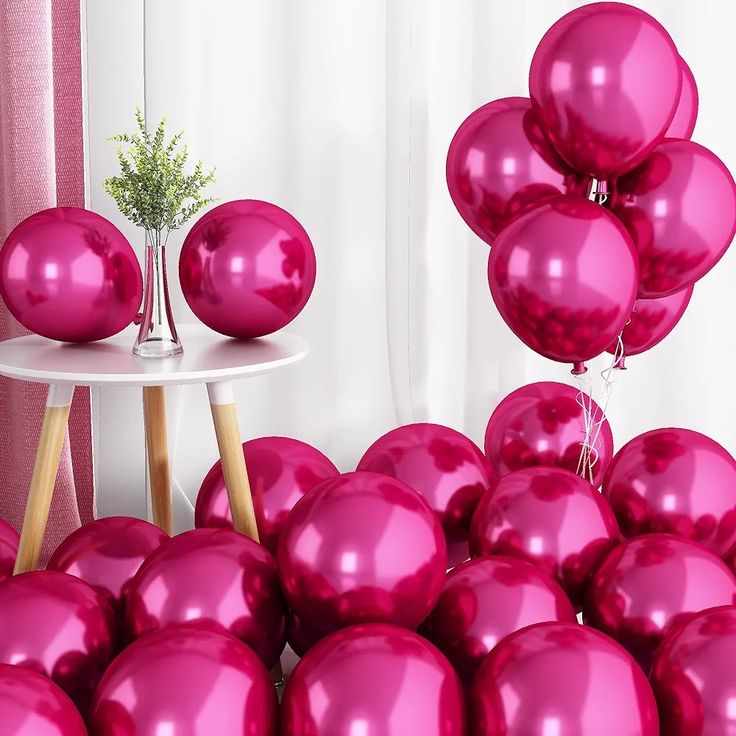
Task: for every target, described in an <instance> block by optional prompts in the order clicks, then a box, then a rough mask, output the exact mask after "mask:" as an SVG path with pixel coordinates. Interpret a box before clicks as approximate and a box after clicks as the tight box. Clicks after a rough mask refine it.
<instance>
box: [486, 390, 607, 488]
mask: <svg viewBox="0 0 736 736" xmlns="http://www.w3.org/2000/svg"><path fill="white" fill-rule="evenodd" d="M579 399H580V401H582V400H583V399H584V401H585V403H586V405H588V404H589V405H590V408H591V409H592V413H593V417H594V421H596V422H599V421H600V420H602V422H601V424H600V432H599V434H598V437H597V439H596V441H595V443H594V445H593V447H594V448H595V455H594V456H593V458H592V459H594V461H595V462H594V463H593V468H592V470H593V485H595V486H596V487H597V486H599V485H600V483H601V481H602V480H603V474H604V473H605V472H606V468H607V467H608V463H609V462H610V461H611V457H612V456H613V435H612V434H611V426H610V425H609V423H608V419H606V418H604V416H603V410H602V409H601V408H600V406H598V404H596V402H595V401H593V399H591V398H590V397H589V396H587V395H585V396H584V397H580V396H579V391H578V390H577V389H576V388H574V387H573V386H568V385H567V384H565V383H555V382H554V381H542V382H539V383H530V384H528V385H526V386H522V387H521V388H517V389H516V391H512V392H511V393H510V394H509V395H508V396H506V398H504V399H502V400H501V402H500V403H499V405H498V406H497V407H496V408H495V409H494V410H493V414H491V418H490V419H489V420H488V426H487V427H486V438H485V451H486V457H487V458H488V460H489V461H490V463H491V466H492V467H493V470H494V471H495V472H496V475H498V477H499V478H501V477H503V476H505V475H508V474H509V473H511V472H513V471H514V470H521V469H522V468H530V467H534V466H538V465H541V466H544V467H560V468H565V469H567V470H570V471H572V472H576V471H577V468H578V463H579V461H580V453H581V450H582V442H583V440H584V439H585V417H584V412H583V407H582V405H581V404H580V403H579Z"/></svg>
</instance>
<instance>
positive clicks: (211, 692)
mask: <svg viewBox="0 0 736 736" xmlns="http://www.w3.org/2000/svg"><path fill="white" fill-rule="evenodd" d="M276 719H277V704H276V691H275V689H274V687H273V685H272V684H271V681H270V679H269V676H268V673H267V672H266V670H265V668H264V667H263V665H262V664H261V661H260V660H259V659H258V657H257V656H256V655H255V654H254V653H253V652H252V651H251V650H250V649H249V648H248V647H247V646H245V644H243V643H242V642H240V641H238V640H237V639H235V638H234V637H232V636H227V635H225V634H221V633H217V632H213V631H207V630H204V629H198V628H192V629H181V628H175V629H165V630H163V631H157V632H155V633H153V634H149V635H147V636H144V637H143V638H142V639H139V640H138V641H136V642H134V643H133V644H132V645H131V646H129V647H128V648H127V649H125V651H124V652H123V653H122V654H121V655H120V656H119V657H118V658H117V659H116V660H115V661H114V662H113V663H112V665H110V668H109V669H108V670H107V672H106V673H105V676H104V677H103V678H102V681H101V682H100V686H99V687H98V688H97V692H96V693H95V698H94V702H93V703H92V708H91V710H90V716H89V726H90V733H91V734H98V735H99V736H103V734H110V735H111V736H112V735H113V734H114V735H115V736H118V734H119V735H120V736H127V735H128V734H131V735H132V734H135V735H136V736H162V735H163V734H176V735H177V736H178V735H179V734H186V736H212V735H213V734H217V736H276Z"/></svg>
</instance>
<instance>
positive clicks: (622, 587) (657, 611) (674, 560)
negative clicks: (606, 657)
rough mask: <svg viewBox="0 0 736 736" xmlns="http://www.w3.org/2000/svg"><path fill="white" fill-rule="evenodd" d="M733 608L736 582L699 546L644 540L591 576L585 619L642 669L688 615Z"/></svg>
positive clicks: (622, 548)
mask: <svg viewBox="0 0 736 736" xmlns="http://www.w3.org/2000/svg"><path fill="white" fill-rule="evenodd" d="M734 602H736V578H734V576H733V574H732V573H731V571H730V570H729V569H728V567H727V566H726V564H725V563H724V562H723V561H721V560H719V559H718V557H716V556H715V555H714V554H713V553H712V552H710V551H708V550H707V549H706V548H705V547H703V546H702V545H701V544H698V543H697V542H693V541H691V540H689V539H683V538H681V537H676V536H674V535H672V534H644V535H643V536H641V537H634V539H629V540H628V541H626V542H624V543H623V544H621V545H619V546H618V547H617V548H616V549H615V550H613V552H611V554H609V555H608V557H607V558H606V560H605V562H604V563H603V565H601V567H600V568H599V569H598V571H597V572H596V573H595V575H594V576H593V580H592V582H591V584H590V585H589V586H588V592H587V595H586V598H585V603H584V605H583V619H584V621H585V622H586V623H587V624H590V625H591V626H594V627H595V628H596V629H600V630H601V631H603V632H604V633H606V634H608V635H609V636H610V637H612V638H613V639H616V641H618V642H619V643H620V644H622V645H623V646H624V647H626V649H628V650H629V651H630V652H631V654H633V655H634V657H635V658H636V659H637V661H638V662H639V663H640V664H641V665H642V667H644V668H645V669H647V670H648V669H649V666H650V664H651V660H652V655H653V653H654V651H655V650H656V648H657V647H658V646H659V644H660V642H661V641H662V638H663V636H664V635H665V634H666V633H667V632H668V631H672V629H673V627H675V626H677V625H679V623H681V622H683V621H685V620H687V619H688V618H689V617H690V615H691V614H693V613H697V612H698V611H702V610H703V609H705V608H712V607H713V606H722V605H730V604H732V603H734Z"/></svg>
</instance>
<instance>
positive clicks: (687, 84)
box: [665, 57, 698, 140]
mask: <svg viewBox="0 0 736 736" xmlns="http://www.w3.org/2000/svg"><path fill="white" fill-rule="evenodd" d="M680 69H681V70H682V89H681V90H680V101H679V102H678V103H677V110H675V117H674V118H672V122H671V123H670V127H669V128H667V132H666V133H665V138H687V139H688V140H689V139H690V138H691V137H692V135H693V131H694V130H695V121H696V120H697V118H698V85H697V84H696V83H695V77H694V76H693V73H692V71H691V70H690V67H689V66H688V65H687V63H686V62H685V59H683V58H682V57H680Z"/></svg>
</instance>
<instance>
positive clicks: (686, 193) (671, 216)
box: [614, 140, 736, 299]
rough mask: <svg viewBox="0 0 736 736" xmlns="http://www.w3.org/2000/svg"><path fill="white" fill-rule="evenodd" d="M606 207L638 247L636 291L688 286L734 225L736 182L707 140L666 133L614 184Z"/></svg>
mask: <svg viewBox="0 0 736 736" xmlns="http://www.w3.org/2000/svg"><path fill="white" fill-rule="evenodd" d="M614 212H615V214H616V215H618V217H619V218H620V219H621V221H622V222H623V223H624V225H625V226H626V228H627V230H628V231H629V234H630V235H631V237H632V238H633V240H634V243H635V244H636V247H637V249H638V251H639V271H640V283H639V296H640V297H643V298H645V299H656V298H657V297H662V296H668V295H669V294H674V293H675V292H677V291H680V290H682V289H684V288H685V287H687V286H690V285H691V284H693V283H694V282H695V281H697V280H698V279H699V278H701V277H703V276H704V275H705V274H706V273H708V271H710V269H711V268H713V266H715V265H716V263H718V261H719V260H720V258H721V256H722V255H723V254H724V253H725V252H726V250H727V248H728V246H729V245H730V244H731V240H732V239H733V236H734V233H735V232H736V185H735V184H734V181H733V177H732V176H731V173H730V172H729V170H728V169H727V168H726V167H725V166H724V164H723V163H722V162H721V160H720V159H719V158H718V157H717V156H716V155H715V154H713V153H711V152H710V151H709V150H708V149H707V148H704V147H703V146H700V145H698V144H697V143H693V142H692V141H681V140H667V141H665V142H664V143H662V144H660V145H659V146H657V148H656V149H655V151H654V153H652V155H651V156H650V157H649V158H648V159H647V160H646V161H645V162H644V163H643V164H642V165H641V166H640V167H639V168H637V169H635V170H634V171H632V172H631V173H629V174H627V175H626V176H624V177H622V178H621V179H620V180H619V182H618V185H617V193H616V197H615V200H614Z"/></svg>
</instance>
